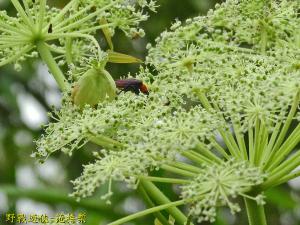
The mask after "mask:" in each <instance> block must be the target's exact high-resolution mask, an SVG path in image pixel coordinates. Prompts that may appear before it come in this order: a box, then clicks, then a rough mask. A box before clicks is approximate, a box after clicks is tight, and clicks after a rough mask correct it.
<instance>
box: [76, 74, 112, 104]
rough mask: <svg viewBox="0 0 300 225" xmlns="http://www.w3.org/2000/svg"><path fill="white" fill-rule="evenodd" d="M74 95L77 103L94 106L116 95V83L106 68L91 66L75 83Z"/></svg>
mask: <svg viewBox="0 0 300 225" xmlns="http://www.w3.org/2000/svg"><path fill="white" fill-rule="evenodd" d="M72 97H73V101H74V103H75V105H77V106H79V107H80V108H82V107H84V106H85V105H87V104H88V105H91V106H94V105H96V104H97V103H99V102H101V101H104V100H112V99H114V98H115V97H116V85H115V82H114V80H113V78H112V77H111V75H110V74H109V73H108V72H107V71H106V70H105V69H104V68H91V69H89V70H88V71H86V72H85V73H84V74H83V75H82V77H81V78H80V79H79V80H78V82H77V83H76V84H75V86H74V88H73V91H72Z"/></svg>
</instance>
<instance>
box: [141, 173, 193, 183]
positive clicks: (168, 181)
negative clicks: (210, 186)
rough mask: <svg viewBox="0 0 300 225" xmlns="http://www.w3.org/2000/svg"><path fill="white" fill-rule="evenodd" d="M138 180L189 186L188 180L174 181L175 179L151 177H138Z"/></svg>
mask: <svg viewBox="0 0 300 225" xmlns="http://www.w3.org/2000/svg"><path fill="white" fill-rule="evenodd" d="M139 179H143V180H148V181H152V182H160V183H172V184H189V183H190V181H189V180H184V179H176V178H165V177H151V176H142V175H141V176H139Z"/></svg>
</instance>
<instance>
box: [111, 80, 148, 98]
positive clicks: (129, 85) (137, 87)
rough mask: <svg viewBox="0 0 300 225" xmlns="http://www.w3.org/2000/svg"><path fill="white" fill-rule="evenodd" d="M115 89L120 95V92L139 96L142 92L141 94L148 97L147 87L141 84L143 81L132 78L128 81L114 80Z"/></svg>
mask: <svg viewBox="0 0 300 225" xmlns="http://www.w3.org/2000/svg"><path fill="white" fill-rule="evenodd" d="M115 83H116V87H117V88H118V89H120V90H121V91H120V92H119V93H121V92H122V91H125V92H126V91H131V92H133V93H135V94H137V95H138V94H139V93H140V92H142V93H143V94H146V95H148V94H149V90H148V87H147V86H146V85H145V84H144V83H143V81H141V80H138V79H134V78H129V79H122V80H116V81H115Z"/></svg>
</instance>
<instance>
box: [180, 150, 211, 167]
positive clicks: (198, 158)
mask: <svg viewBox="0 0 300 225" xmlns="http://www.w3.org/2000/svg"><path fill="white" fill-rule="evenodd" d="M182 155H183V156H184V157H186V158H188V159H189V160H191V161H193V162H195V163H198V164H199V165H203V164H212V163H214V162H213V161H211V160H210V159H208V158H206V157H204V156H202V155H200V154H199V153H196V152H193V151H184V152H183V153H182Z"/></svg>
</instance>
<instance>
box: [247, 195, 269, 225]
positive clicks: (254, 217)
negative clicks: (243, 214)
mask: <svg viewBox="0 0 300 225" xmlns="http://www.w3.org/2000/svg"><path fill="white" fill-rule="evenodd" d="M244 201H245V204H246V208H247V215H248V222H249V225H267V221H266V216H265V211H264V207H263V206H262V205H257V203H256V201H254V200H252V199H248V198H244Z"/></svg>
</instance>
